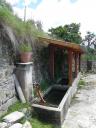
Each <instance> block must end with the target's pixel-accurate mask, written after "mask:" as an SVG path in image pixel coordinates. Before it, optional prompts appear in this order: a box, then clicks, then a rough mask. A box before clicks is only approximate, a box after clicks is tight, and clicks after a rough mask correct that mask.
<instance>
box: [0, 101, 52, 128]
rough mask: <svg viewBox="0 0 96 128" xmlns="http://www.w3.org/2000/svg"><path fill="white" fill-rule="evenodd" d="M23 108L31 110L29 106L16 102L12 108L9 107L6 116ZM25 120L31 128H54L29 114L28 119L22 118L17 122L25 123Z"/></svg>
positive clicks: (34, 115)
mask: <svg viewBox="0 0 96 128" xmlns="http://www.w3.org/2000/svg"><path fill="white" fill-rule="evenodd" d="M23 108H31V105H30V104H27V103H25V104H23V103H20V102H19V101H17V102H16V103H15V104H13V105H12V106H10V107H9V109H8V112H7V113H6V114H9V113H11V112H14V111H22V109H23ZM30 111H31V110H30ZM4 116H5V115H4ZM4 116H3V117H4ZM25 116H26V115H25ZM3 117H1V118H0V120H2V118H3ZM26 119H27V120H28V121H29V122H30V123H31V125H32V128H54V127H53V126H52V125H50V124H47V123H44V122H41V121H40V120H38V116H37V115H36V114H33V113H31V116H30V118H23V119H22V120H20V121H19V122H20V123H24V122H25V121H26Z"/></svg>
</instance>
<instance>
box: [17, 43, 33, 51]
mask: <svg viewBox="0 0 96 128" xmlns="http://www.w3.org/2000/svg"><path fill="white" fill-rule="evenodd" d="M19 50H20V52H31V51H32V47H31V45H30V44H25V43H22V44H21V45H20V47H19Z"/></svg>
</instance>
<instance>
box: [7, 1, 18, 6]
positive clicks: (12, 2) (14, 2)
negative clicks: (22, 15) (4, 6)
mask: <svg viewBox="0 0 96 128" xmlns="http://www.w3.org/2000/svg"><path fill="white" fill-rule="evenodd" d="M6 2H8V3H10V4H11V5H12V6H13V5H16V4H17V3H18V2H19V0H6Z"/></svg>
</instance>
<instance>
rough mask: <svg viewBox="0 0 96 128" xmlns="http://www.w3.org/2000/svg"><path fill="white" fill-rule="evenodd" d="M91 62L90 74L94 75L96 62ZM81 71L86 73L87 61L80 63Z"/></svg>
mask: <svg viewBox="0 0 96 128" xmlns="http://www.w3.org/2000/svg"><path fill="white" fill-rule="evenodd" d="M91 62H92V67H91V70H90V71H91V72H93V73H96V61H91ZM81 71H82V72H86V71H87V61H82V62H81Z"/></svg>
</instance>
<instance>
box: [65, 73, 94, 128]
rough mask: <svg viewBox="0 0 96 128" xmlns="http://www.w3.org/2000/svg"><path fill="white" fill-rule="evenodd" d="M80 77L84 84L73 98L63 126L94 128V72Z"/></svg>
mask: <svg viewBox="0 0 96 128" xmlns="http://www.w3.org/2000/svg"><path fill="white" fill-rule="evenodd" d="M82 79H83V80H84V81H85V82H86V85H85V86H84V87H83V88H81V89H78V91H77V94H76V96H75V97H74V98H73V100H72V103H71V105H70V108H69V110H68V113H67V116H66V119H65V122H64V125H63V128H96V74H93V75H92V74H88V75H87V76H82Z"/></svg>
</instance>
